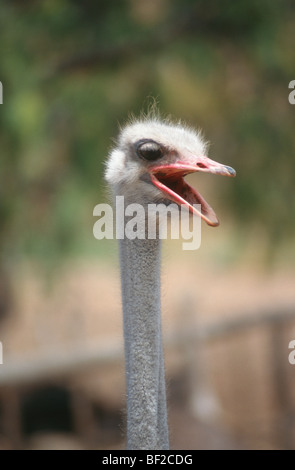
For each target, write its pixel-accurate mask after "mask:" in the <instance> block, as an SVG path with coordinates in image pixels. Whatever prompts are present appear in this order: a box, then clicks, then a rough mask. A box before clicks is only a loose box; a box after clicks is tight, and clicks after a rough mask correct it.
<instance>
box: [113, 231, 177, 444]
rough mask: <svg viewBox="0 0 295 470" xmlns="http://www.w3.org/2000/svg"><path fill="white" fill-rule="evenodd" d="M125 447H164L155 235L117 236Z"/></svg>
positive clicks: (165, 429)
mask: <svg viewBox="0 0 295 470" xmlns="http://www.w3.org/2000/svg"><path fill="white" fill-rule="evenodd" d="M119 243H120V262H121V283H122V301H123V323H124V341H125V360H126V384H127V447H128V449H149V450H152V449H168V448H169V442H168V425H167V411H166V392H165V374H164V360H163V348H162V332H161V301H160V298H161V297H160V257H161V245H160V243H161V242H160V241H159V240H148V239H135V240H128V239H127V238H125V239H124V240H120V242H119Z"/></svg>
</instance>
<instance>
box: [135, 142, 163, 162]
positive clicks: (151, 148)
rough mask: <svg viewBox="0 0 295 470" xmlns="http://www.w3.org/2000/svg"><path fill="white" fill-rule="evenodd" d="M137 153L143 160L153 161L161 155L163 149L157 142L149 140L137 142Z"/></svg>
mask: <svg viewBox="0 0 295 470" xmlns="http://www.w3.org/2000/svg"><path fill="white" fill-rule="evenodd" d="M136 151H137V155H138V156H139V157H141V158H144V160H148V161H154V160H158V158H161V157H162V156H163V149H162V147H161V145H159V144H158V143H157V142H154V141H152V140H149V141H147V142H142V143H139V144H138V146H137V150H136Z"/></svg>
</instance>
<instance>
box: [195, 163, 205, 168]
mask: <svg viewBox="0 0 295 470" xmlns="http://www.w3.org/2000/svg"><path fill="white" fill-rule="evenodd" d="M197 166H198V167H199V168H206V165H204V163H197Z"/></svg>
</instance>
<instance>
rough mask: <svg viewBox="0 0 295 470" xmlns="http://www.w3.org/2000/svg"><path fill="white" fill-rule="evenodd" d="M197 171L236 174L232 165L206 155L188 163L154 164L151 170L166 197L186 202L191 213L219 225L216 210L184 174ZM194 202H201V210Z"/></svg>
mask: <svg viewBox="0 0 295 470" xmlns="http://www.w3.org/2000/svg"><path fill="white" fill-rule="evenodd" d="M196 171H199V172H204V173H214V174H216V175H224V176H232V177H233V176H236V172H235V170H234V169H233V168H231V167H230V166H226V165H222V164H221V163H218V162H214V161H213V160H211V159H210V158H208V157H205V156H202V157H198V158H197V159H196V162H195V163H191V158H190V161H189V162H188V163H186V162H185V161H183V160H179V161H176V162H175V163H171V164H166V165H158V166H154V167H152V168H150V170H149V172H150V176H151V180H152V183H153V184H154V185H155V186H156V187H157V188H158V189H160V190H161V191H162V192H163V193H164V194H165V196H166V198H168V199H170V200H171V201H174V202H176V203H177V204H179V205H181V204H184V205H185V206H187V207H188V209H189V211H190V212H191V213H193V214H196V215H198V216H200V217H202V219H203V220H205V222H207V224H208V225H211V226H213V227H215V226H217V225H219V221H218V219H217V216H216V214H215V212H214V210H213V209H212V207H210V206H209V204H208V203H207V202H206V201H205V199H204V198H203V197H202V196H201V195H200V194H199V193H198V191H196V190H195V189H194V188H192V187H191V186H190V185H189V184H188V183H186V182H185V180H184V176H186V175H188V174H189V173H195V172H196ZM194 204H200V205H201V211H199V210H198V209H197V208H196V207H194Z"/></svg>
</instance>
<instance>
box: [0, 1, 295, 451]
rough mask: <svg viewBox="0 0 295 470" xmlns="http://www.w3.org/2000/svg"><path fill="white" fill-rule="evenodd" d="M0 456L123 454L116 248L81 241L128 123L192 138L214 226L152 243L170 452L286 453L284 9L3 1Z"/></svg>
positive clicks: (289, 309) (288, 52)
mask: <svg viewBox="0 0 295 470" xmlns="http://www.w3.org/2000/svg"><path fill="white" fill-rule="evenodd" d="M0 31H1V41H0V57H1V60H0V80H1V82H2V85H3V104H2V105H0V175H1V184H0V217H1V218H0V221H1V222H0V243H1V249H0V341H1V342H2V345H3V365H0V448H1V449H89V448H93V449H123V448H124V446H125V398H126V397H125V383H124V361H123V339H122V322H121V304H120V285H119V265H118V261H117V245H116V241H115V240H101V241H98V240H96V239H95V238H94V237H93V234H92V229H93V224H94V222H95V218H94V217H93V215H92V214H93V208H94V206H95V205H96V204H98V203H101V202H107V201H108V192H107V190H106V185H105V182H104V179H103V171H104V161H105V159H106V156H107V154H108V152H109V149H110V148H111V146H112V144H113V140H112V139H113V138H114V137H115V136H116V134H117V132H118V126H119V123H121V124H124V122H126V120H127V119H128V116H130V115H131V114H134V115H135V116H136V115H139V113H140V112H141V111H142V110H143V111H147V109H148V108H149V106H150V105H151V104H152V103H153V102H154V100H155V101H156V102H157V103H158V107H159V110H160V112H161V113H162V114H163V115H164V116H166V115H169V116H172V117H173V118H175V119H182V120H184V121H186V122H187V123H188V124H190V125H191V126H193V127H197V128H201V129H202V130H203V133H204V136H205V139H206V140H208V141H209V142H210V143H211V144H210V147H209V156H210V157H211V158H212V159H214V160H217V161H219V162H222V163H226V164H228V165H231V166H233V167H234V168H235V169H236V171H237V177H236V179H235V180H229V179H227V178H217V177H216V176H214V175H205V174H204V175H194V176H190V177H189V178H188V180H190V181H191V182H193V184H194V186H195V187H197V188H198V190H199V191H200V192H201V194H203V195H204V197H205V198H206V199H207V200H208V202H209V204H210V205H212V206H213V207H214V209H215V210H216V213H217V214H218V216H219V218H220V220H221V225H220V227H218V228H217V229H213V228H210V227H207V226H206V225H205V224H203V225H202V244H201V248H200V249H199V250H197V251H187V252H185V251H183V250H182V249H181V241H167V242H165V243H164V256H163V258H164V259H163V288H162V291H163V330H164V341H165V351H166V374H167V383H168V397H169V399H168V401H169V421H170V429H171V445H172V448H174V449H225V448H227V449H283V448H286V449H294V448H295V379H294V376H295V369H294V368H295V365H291V364H290V363H289V361H288V356H289V353H290V352H291V350H290V349H289V342H290V341H291V340H293V339H295V295H294V271H295V270H294V262H295V249H294V229H295V197H294V183H295V181H294V175H295V164H294V155H295V133H294V127H295V126H294V125H295V106H294V105H293V106H292V105H291V104H290V103H289V101H288V95H289V93H290V91H291V90H290V89H288V85H289V82H290V81H291V80H294V79H295V70H294V64H295V57H294V31H295V8H294V2H292V1H291V0H289V1H288V0H285V1H282V2H270V1H268V0H260V1H259V2H257V1H256V0H248V1H247V2H244V1H236V2H232V1H231V0H223V1H222V2H221V1H218V0H211V1H209V2H208V1H205V0H195V1H191V0H149V1H145V0H125V1H120V2H119V1H115V0H100V1H97V2H92V1H90V0H86V1H84V2H79V1H77V0H75V1H69V0H51V1H49V0H45V1H42V2H41V1H37V0H27V1H26V2H23V1H17V0H11V1H9V2H8V1H2V2H1V5H0Z"/></svg>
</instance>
